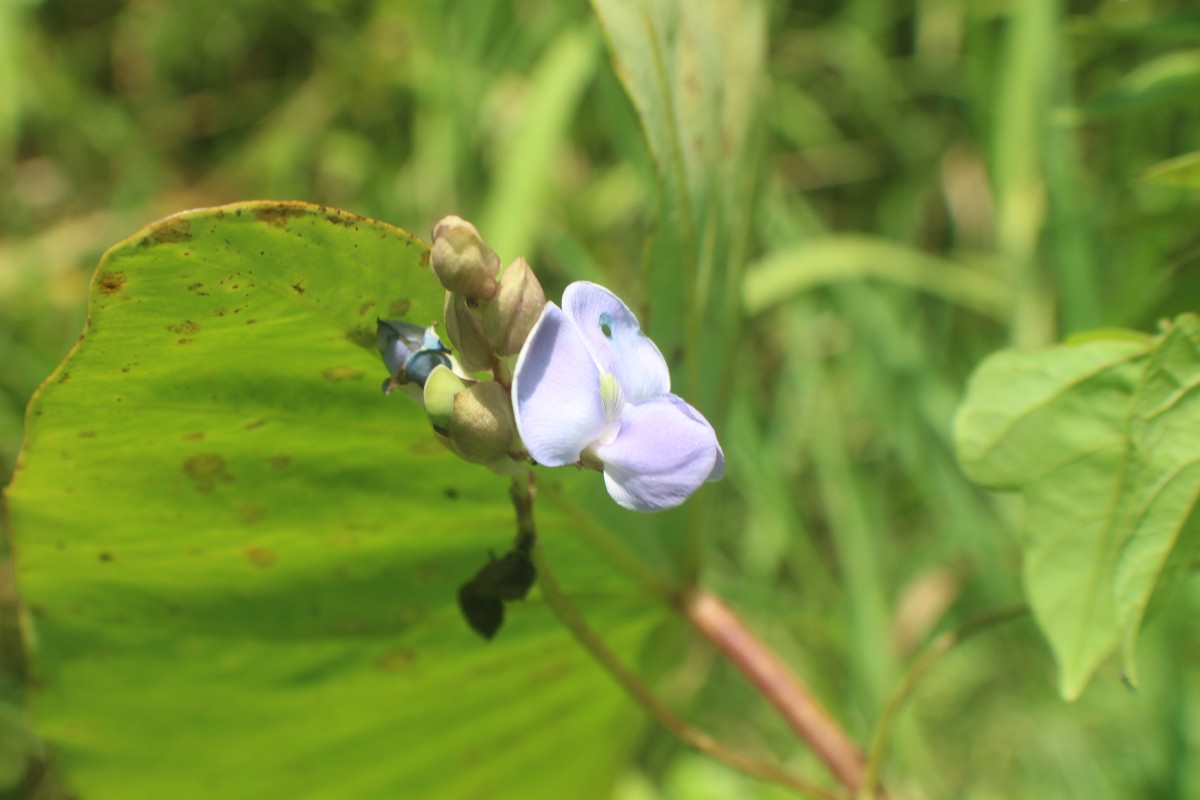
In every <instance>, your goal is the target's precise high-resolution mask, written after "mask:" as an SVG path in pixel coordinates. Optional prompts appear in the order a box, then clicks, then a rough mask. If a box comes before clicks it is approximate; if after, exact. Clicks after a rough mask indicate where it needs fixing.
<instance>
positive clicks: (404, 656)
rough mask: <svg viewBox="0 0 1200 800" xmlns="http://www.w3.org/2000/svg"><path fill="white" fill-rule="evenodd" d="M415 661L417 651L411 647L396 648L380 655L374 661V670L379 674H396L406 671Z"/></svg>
mask: <svg viewBox="0 0 1200 800" xmlns="http://www.w3.org/2000/svg"><path fill="white" fill-rule="evenodd" d="M416 661H417V651H416V650H413V649H412V648H411V647H397V648H395V649H393V650H388V651H386V652H384V653H382V654H381V655H380V656H379V657H378V658H376V659H375V669H377V670H379V671H380V672H396V671H398V670H402V669H408V668H409V667H411V666H412V665H413V664H415V663H416Z"/></svg>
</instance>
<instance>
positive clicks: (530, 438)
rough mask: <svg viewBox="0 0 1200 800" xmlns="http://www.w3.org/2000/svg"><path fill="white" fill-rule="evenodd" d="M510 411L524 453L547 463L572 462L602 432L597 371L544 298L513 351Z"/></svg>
mask: <svg viewBox="0 0 1200 800" xmlns="http://www.w3.org/2000/svg"><path fill="white" fill-rule="evenodd" d="M512 391H513V411H514V412H515V416H516V419H517V431H518V432H519V433H520V434H521V440H522V441H523V442H524V443H525V449H526V450H528V451H529V455H531V456H533V458H534V460H535V461H537V462H538V463H539V464H544V465H545V466H547V467H561V466H563V465H564V464H574V463H575V462H576V461H578V460H579V455H580V453H581V452H582V451H583V449H584V448H585V447H587V446H588V445H589V444H591V443H592V442H594V441H596V439H598V438H599V437H600V435H601V434H602V433H603V432H604V423H605V420H604V408H603V405H602V404H601V402H600V371H599V370H598V369H597V368H596V362H595V361H593V360H592V357H591V355H590V354H589V353H588V349H587V346H586V345H585V344H584V341H583V338H582V337H581V336H580V335H579V332H578V331H577V330H576V329H575V326H574V325H573V324H571V321H570V320H569V319H567V315H566V314H564V313H563V311H562V309H560V308H559V307H558V306H556V305H554V304H553V303H547V304H546V307H545V308H544V309H543V310H542V315H541V317H539V318H538V321H537V323H536V324H535V325H534V326H533V330H531V331H530V332H529V338H528V339H526V340H525V345H524V346H523V347H522V348H521V353H520V355H518V356H517V366H516V368H515V369H514V370H513V386H512Z"/></svg>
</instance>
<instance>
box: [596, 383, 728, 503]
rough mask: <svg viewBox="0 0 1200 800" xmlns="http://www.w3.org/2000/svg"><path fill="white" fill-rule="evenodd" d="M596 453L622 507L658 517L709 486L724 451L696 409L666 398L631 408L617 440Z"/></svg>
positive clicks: (625, 411) (624, 413)
mask: <svg viewBox="0 0 1200 800" xmlns="http://www.w3.org/2000/svg"><path fill="white" fill-rule="evenodd" d="M677 401H678V402H677ZM681 405H682V407H681ZM685 409H686V410H685ZM591 453H592V454H594V455H595V456H596V457H597V458H599V459H600V461H601V462H603V464H604V483H605V485H606V486H607V487H608V493H609V494H610V495H611V496H612V498H613V500H616V501H617V504H618V505H621V506H624V507H625V508H628V509H631V510H633V511H659V510H662V509H665V508H672V507H674V506H677V505H679V504H680V503H682V502H683V501H684V500H686V499H687V498H688V496H689V495H690V494H691V493H692V492H694V491H696V489H698V488H700V484H702V483H704V482H705V481H706V480H708V478H709V477H710V476H711V475H712V474H713V473H714V472H715V471H716V464H717V459H718V454H719V453H720V447H719V446H718V445H717V437H716V435H715V434H714V433H713V430H712V427H710V426H709V425H708V423H707V422H705V421H704V418H703V417H701V416H700V415H699V413H698V412H696V411H695V409H692V408H691V406H688V405H687V403H684V402H683V401H682V400H679V399H678V398H674V397H673V396H664V397H661V398H655V399H652V400H647V401H645V402H642V403H629V404H626V406H625V408H624V409H623V411H622V414H621V432H620V433H619V434H618V435H617V438H616V439H615V440H614V441H613V442H612V443H611V444H606V445H599V446H596V447H593V448H592V449H591ZM721 460H722V461H724V457H723V456H722V457H721Z"/></svg>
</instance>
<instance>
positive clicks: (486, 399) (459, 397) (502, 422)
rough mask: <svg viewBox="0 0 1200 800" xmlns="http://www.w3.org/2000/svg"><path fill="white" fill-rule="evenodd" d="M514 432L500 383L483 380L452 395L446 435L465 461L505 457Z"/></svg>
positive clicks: (478, 462) (480, 461)
mask: <svg viewBox="0 0 1200 800" xmlns="http://www.w3.org/2000/svg"><path fill="white" fill-rule="evenodd" d="M515 431H516V425H515V423H514V422H513V413H512V404H511V402H510V400H509V398H508V392H506V391H505V390H504V387H502V386H501V385H500V384H498V383H495V382H494V381H483V382H482V383H477V384H475V385H474V386H471V387H469V388H467V389H465V390H463V391H461V392H459V393H457V394H456V395H454V412H453V413H452V414H451V416H450V425H449V426H448V428H447V435H448V436H449V437H450V444H451V445H452V446H453V448H454V451H455V452H456V453H458V454H459V455H460V456H462V457H463V458H465V459H466V460H467V461H470V462H472V463H475V464H491V463H493V462H495V461H497V460H499V459H502V458H504V457H506V456H507V455H508V452H509V450H510V449H511V448H512V444H513V437H514V433H515Z"/></svg>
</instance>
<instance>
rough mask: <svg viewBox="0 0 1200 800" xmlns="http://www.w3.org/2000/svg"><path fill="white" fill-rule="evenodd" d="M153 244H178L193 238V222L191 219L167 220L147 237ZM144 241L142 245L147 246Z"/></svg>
mask: <svg viewBox="0 0 1200 800" xmlns="http://www.w3.org/2000/svg"><path fill="white" fill-rule="evenodd" d="M146 238H148V239H150V242H151V243H152V244H178V243H179V242H186V241H187V240H188V239H190V238H192V221H191V220H190V219H181V218H176V219H166V220H163V221H162V222H160V223H159V224H158V225H156V226H155V227H154V229H153V230H152V231H150V235H149V236H148V237H146ZM145 242H146V240H145V239H143V240H142V243H143V245H144V244H145Z"/></svg>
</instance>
